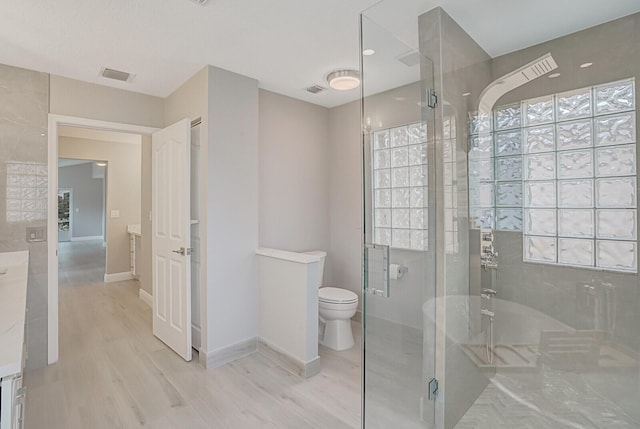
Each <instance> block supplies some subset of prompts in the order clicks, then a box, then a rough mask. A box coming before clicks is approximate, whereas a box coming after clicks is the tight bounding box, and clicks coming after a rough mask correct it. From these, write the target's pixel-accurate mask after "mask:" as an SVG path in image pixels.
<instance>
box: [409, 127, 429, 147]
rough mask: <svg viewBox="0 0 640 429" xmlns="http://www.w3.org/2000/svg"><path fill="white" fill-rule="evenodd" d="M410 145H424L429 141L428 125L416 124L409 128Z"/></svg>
mask: <svg viewBox="0 0 640 429" xmlns="http://www.w3.org/2000/svg"><path fill="white" fill-rule="evenodd" d="M407 132H408V133H409V144H416V143H423V142H426V141H427V124H426V123H421V122H418V123H415V124H411V125H408V126H407Z"/></svg>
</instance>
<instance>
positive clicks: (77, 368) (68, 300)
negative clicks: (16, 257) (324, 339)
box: [25, 242, 361, 429]
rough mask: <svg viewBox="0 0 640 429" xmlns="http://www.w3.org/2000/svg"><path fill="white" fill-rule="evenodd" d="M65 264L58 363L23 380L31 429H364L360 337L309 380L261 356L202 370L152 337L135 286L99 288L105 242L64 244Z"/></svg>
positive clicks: (324, 354) (323, 353)
mask: <svg viewBox="0 0 640 429" xmlns="http://www.w3.org/2000/svg"><path fill="white" fill-rule="evenodd" d="M60 261H61V267H62V270H61V274H60V360H59V362H58V363H56V364H55V365H50V366H49V367H46V368H43V369H39V370H35V371H31V372H28V373H27V374H26V375H25V381H26V386H27V407H26V427H27V428H29V429H40V428H47V429H54V428H65V429H67V428H82V429H89V428H91V429H93V428H110V429H111V428H138V427H145V428H181V429H182V428H234V429H235V428H241V429H244V428H296V429H300V428H322V429H334V428H336V429H339V428H359V427H360V398H361V393H360V335H357V336H356V341H357V343H358V344H357V345H356V347H354V348H353V349H351V350H349V351H346V352H334V351H332V350H329V349H326V348H323V347H321V348H320V357H321V367H322V370H321V372H320V374H318V375H316V376H315V377H312V378H310V379H308V380H304V379H301V378H299V377H298V376H295V375H293V374H291V373H289V372H287V371H286V370H284V369H283V368H282V367H280V366H279V365H277V364H276V363H274V362H272V361H270V360H269V359H267V358H266V357H264V356H263V355H260V354H253V355H251V356H248V357H246V358H243V359H240V360H238V361H235V362H233V363H230V364H227V365H225V366H223V367H220V368H216V369H211V370H204V369H203V368H202V367H200V366H199V365H198V364H197V361H198V359H197V356H196V358H195V359H194V360H193V361H192V362H184V361H183V360H182V359H181V358H180V357H178V356H177V355H176V354H175V353H173V352H172V351H171V350H169V349H168V348H167V347H166V346H165V345H164V344H163V343H162V342H161V341H159V340H157V339H156V338H155V337H154V336H153V335H152V333H151V310H150V308H149V307H148V306H147V305H146V304H144V303H143V302H142V301H141V300H140V299H139V298H138V287H139V286H138V283H137V282H135V281H128V282H120V283H111V284H104V283H102V282H101V280H102V275H103V273H104V271H103V270H104V249H103V248H102V246H101V243H99V242H78V243H65V244H63V245H62V246H61V249H60ZM100 261H102V262H100ZM354 332H355V333H359V326H354Z"/></svg>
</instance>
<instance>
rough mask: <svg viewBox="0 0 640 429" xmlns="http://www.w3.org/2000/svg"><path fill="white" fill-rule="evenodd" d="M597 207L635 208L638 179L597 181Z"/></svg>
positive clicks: (623, 178) (624, 178)
mask: <svg viewBox="0 0 640 429" xmlns="http://www.w3.org/2000/svg"><path fill="white" fill-rule="evenodd" d="M596 207H605V208H607V207H611V208H635V207H636V178H635V177H620V178H610V179H596Z"/></svg>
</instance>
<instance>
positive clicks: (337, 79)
mask: <svg viewBox="0 0 640 429" xmlns="http://www.w3.org/2000/svg"><path fill="white" fill-rule="evenodd" d="M327 82H329V86H330V87H331V88H333V89H337V90H339V91H348V90H350V89H354V88H357V87H358V86H360V73H358V72H357V71H356V70H336V71H334V72H331V73H329V74H328V75H327Z"/></svg>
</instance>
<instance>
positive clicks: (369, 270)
mask: <svg viewBox="0 0 640 429" xmlns="http://www.w3.org/2000/svg"><path fill="white" fill-rule="evenodd" d="M363 259H364V261H363V262H364V291H365V292H368V293H370V294H373V295H376V296H381V297H384V298H389V246H386V245H383V244H373V243H365V245H364V258H363Z"/></svg>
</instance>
